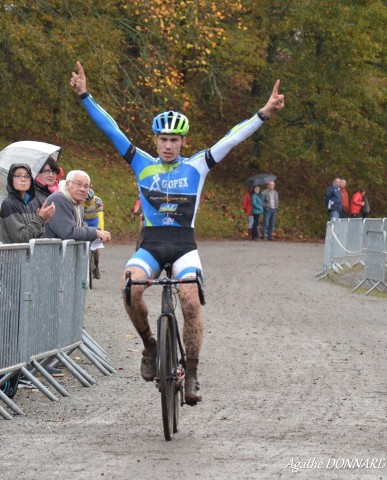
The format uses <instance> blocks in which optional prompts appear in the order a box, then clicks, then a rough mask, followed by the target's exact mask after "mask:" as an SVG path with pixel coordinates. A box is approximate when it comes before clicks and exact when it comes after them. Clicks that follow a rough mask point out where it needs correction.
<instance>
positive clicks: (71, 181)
mask: <svg viewBox="0 0 387 480" xmlns="http://www.w3.org/2000/svg"><path fill="white" fill-rule="evenodd" d="M68 182H70V183H72V184H73V185H75V186H76V187H78V188H83V189H84V190H89V188H90V185H89V184H88V183H82V182H74V181H73V180H68Z"/></svg>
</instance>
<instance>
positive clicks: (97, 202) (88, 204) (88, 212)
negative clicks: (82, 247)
mask: <svg viewBox="0 0 387 480" xmlns="http://www.w3.org/2000/svg"><path fill="white" fill-rule="evenodd" d="M82 206H83V214H84V220H85V223H86V224H87V225H88V226H89V227H95V228H99V229H100V230H104V229H105V220H104V215H103V203H102V200H101V199H100V198H99V197H97V195H95V193H94V190H93V189H92V188H89V191H88V192H87V196H86V198H85V201H84V202H83V203H82ZM100 250H101V249H100V248H97V249H96V250H93V251H92V255H93V256H94V271H93V277H94V278H96V279H97V280H99V279H100V278H101V273H100V271H99V259H100Z"/></svg>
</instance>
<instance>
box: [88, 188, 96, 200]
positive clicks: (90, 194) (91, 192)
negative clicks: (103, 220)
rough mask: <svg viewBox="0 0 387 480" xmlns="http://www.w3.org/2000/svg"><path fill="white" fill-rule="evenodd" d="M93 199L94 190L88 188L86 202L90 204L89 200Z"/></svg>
mask: <svg viewBox="0 0 387 480" xmlns="http://www.w3.org/2000/svg"><path fill="white" fill-rule="evenodd" d="M93 197H94V190H93V189H92V188H89V191H88V192H87V196H86V200H87V201H88V202H90V200H91V199H92V198H93Z"/></svg>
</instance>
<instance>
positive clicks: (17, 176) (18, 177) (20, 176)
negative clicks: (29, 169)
mask: <svg viewBox="0 0 387 480" xmlns="http://www.w3.org/2000/svg"><path fill="white" fill-rule="evenodd" d="M13 178H17V179H18V180H21V179H22V178H24V180H31V175H13Z"/></svg>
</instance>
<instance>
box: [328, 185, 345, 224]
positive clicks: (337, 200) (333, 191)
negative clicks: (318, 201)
mask: <svg viewBox="0 0 387 480" xmlns="http://www.w3.org/2000/svg"><path fill="white" fill-rule="evenodd" d="M340 184H341V179H340V178H339V177H335V179H334V180H333V183H332V185H329V187H328V188H327V190H326V193H325V206H326V207H327V209H328V214H329V219H330V220H336V219H337V218H339V217H340V212H341V210H342V205H343V203H342V200H341V191H340Z"/></svg>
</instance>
